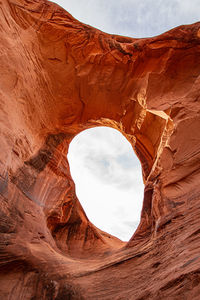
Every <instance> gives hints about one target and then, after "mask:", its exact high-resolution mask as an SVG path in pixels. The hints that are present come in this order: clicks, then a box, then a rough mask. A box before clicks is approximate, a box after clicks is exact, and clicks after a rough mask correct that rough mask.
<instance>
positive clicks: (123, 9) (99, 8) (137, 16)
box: [54, 0, 200, 37]
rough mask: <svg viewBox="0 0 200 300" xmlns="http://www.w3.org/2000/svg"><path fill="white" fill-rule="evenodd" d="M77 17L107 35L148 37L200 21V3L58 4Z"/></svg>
mask: <svg viewBox="0 0 200 300" xmlns="http://www.w3.org/2000/svg"><path fill="white" fill-rule="evenodd" d="M54 2H57V3H58V4H60V5H61V6H63V7H64V8H65V9H66V10H67V11H69V12H70V13H71V14H72V15H73V16H74V17H76V18H77V19H79V20H80V21H82V22H84V23H87V24H89V25H91V26H94V27H97V28H99V29H101V30H103V31H106V32H108V33H115V34H120V35H128V36H132V37H147V36H154V35H158V34H161V33H163V32H165V31H167V30H169V29H171V28H173V27H176V26H178V25H183V24H189V23H194V22H197V21H199V11H200V1H199V0H168V1H163V0H143V1H141V0H118V1H115V0H109V1H108V0H82V1H80V0H73V1H71V0H57V1H54Z"/></svg>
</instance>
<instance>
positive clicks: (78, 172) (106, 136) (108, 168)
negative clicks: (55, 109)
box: [68, 127, 143, 240]
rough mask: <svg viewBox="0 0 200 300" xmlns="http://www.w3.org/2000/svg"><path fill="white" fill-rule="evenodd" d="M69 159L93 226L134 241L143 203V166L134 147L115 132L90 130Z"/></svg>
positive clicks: (78, 140) (76, 140)
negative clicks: (134, 233)
mask: <svg viewBox="0 0 200 300" xmlns="http://www.w3.org/2000/svg"><path fill="white" fill-rule="evenodd" d="M68 159H69V162H70V168H71V173H72V177H73V179H74V181H75V184H76V193H77V196H78V198H79V200H80V202H81V204H82V205H83V208H84V210H85V212H86V214H87V216H88V217H89V219H90V220H91V222H92V223H94V224H95V225H96V226H97V227H99V228H101V229H102V230H105V231H107V232H109V233H111V234H113V235H115V236H118V237H119V238H121V239H123V240H128V239H130V237H131V236H132V234H133V232H134V230H135V229H136V227H137V225H138V223H139V219H140V212H141V208H142V200H143V183H142V174H141V166H140V163H139V160H138V158H137V157H136V155H135V153H134V152H133V149H132V147H131V145H130V143H129V142H128V141H127V140H126V139H125V137H124V136H123V135H122V134H121V133H119V132H118V131H117V130H115V129H112V128H106V127H98V128H93V129H88V130H86V131H85V132H82V133H80V134H79V135H77V136H76V137H75V138H74V140H73V141H72V142H71V144H70V149H69V154H68ZM130 224H132V226H130Z"/></svg>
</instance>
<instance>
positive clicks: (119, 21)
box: [54, 0, 200, 241]
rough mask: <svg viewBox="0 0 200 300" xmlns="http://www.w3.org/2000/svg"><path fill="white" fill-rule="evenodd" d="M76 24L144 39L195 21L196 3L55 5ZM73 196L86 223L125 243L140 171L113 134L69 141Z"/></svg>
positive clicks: (134, 218) (135, 216)
mask: <svg viewBox="0 0 200 300" xmlns="http://www.w3.org/2000/svg"><path fill="white" fill-rule="evenodd" d="M54 2H56V3H58V4H59V5H61V6H62V7H63V8H65V9H66V10H67V11H68V12H69V13H71V14H72V15H73V16H74V17H75V18H77V19H78V20H80V21H82V22H84V23H86V24H89V25H91V26H94V27H96V28H98V29H100V30H102V31H105V32H108V33H112V34H119V35H125V36H131V37H149V36H155V35H158V34H161V33H163V32H165V31H167V30H169V29H172V28H173V27H176V26H179V25H183V24H191V23H194V22H197V21H199V19H200V18H199V16H200V0H166V1H164V0H143V1H142V0H73V1H72V0H57V1H54ZM68 158H69V162H70V168H71V173H72V177H73V179H74V181H75V184H76V192H77V196H78V198H79V200H80V202H81V204H82V205H83V207H84V209H85V212H86V214H87V215H88V217H89V219H90V220H91V222H93V223H94V224H95V225H96V226H97V227H99V228H100V229H102V230H105V231H107V232H108V233H111V234H113V235H115V236H117V237H119V238H120V239H122V240H125V241H127V240H129V239H130V237H131V236H132V234H133V233H134V231H135V229H136V228H137V225H138V223H139V219H140V212H141V207H142V201H143V188H144V186H143V182H142V177H141V167H140V164H139V161H138V159H137V157H136V155H135V153H134V152H133V150H132V148H131V146H130V144H129V143H128V142H127V141H126V139H125V138H124V137H123V136H122V134H121V133H119V132H118V131H116V130H114V129H111V128H105V127H101V128H93V129H89V130H86V131H84V132H82V133H80V134H79V135H78V136H76V137H75V138H74V140H73V141H72V142H71V145H70V149H69V154H68Z"/></svg>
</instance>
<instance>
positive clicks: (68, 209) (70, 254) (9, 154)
mask: <svg viewBox="0 0 200 300" xmlns="http://www.w3.org/2000/svg"><path fill="white" fill-rule="evenodd" d="M0 111H1V112H0V131H1V134H0V149H1V151H0V200H1V201H0V203H1V204H0V232H1V234H0V296H1V299H2V300H7V299H9V300H16V299H19V300H21V299H25V300H26V299H31V300H37V299H45V300H46V299H56V300H62V299H87V300H89V299H104V300H106V299H118V300H119V299H120V300H122V299H123V300H125V299H128V300H131V299H132V300H146V299H155V300H160V299H171V300H179V299H180V300H183V299H196V300H198V299H200V298H199V297H200V252H199V248H200V184H199V180H200V23H196V24H193V25H187V26H180V27H177V28H175V29H172V30H170V31H169V32H166V33H164V34H162V35H160V36H157V37H154V38H146V39H134V38H128V37H122V36H116V35H109V34H106V33H104V32H101V31H99V30H97V29H95V28H92V27H90V26H88V25H85V24H82V23H80V22H79V21H77V20H76V19H74V18H73V17H72V16H71V15H70V14H69V13H67V12H66V11H64V10H63V9H62V8H61V7H59V6H58V5H56V4H54V3H51V2H48V1H46V0H1V1H0ZM95 126H109V127H113V128H115V129H118V130H119V131H120V132H121V133H122V134H123V135H124V136H125V137H126V138H127V139H128V141H129V142H130V143H131V144H132V147H133V151H135V153H136V155H137V156H138V158H139V160H140V162H141V165H142V169H143V178H144V182H145V190H144V200H143V209H142V213H141V222H140V225H139V227H138V229H137V231H136V232H135V234H134V235H133V236H132V238H131V239H130V241H129V242H128V243H124V242H122V241H120V240H119V239H117V238H115V237H113V236H111V235H109V234H107V233H105V232H103V231H101V230H100V229H98V228H96V227H95V226H94V225H93V224H91V222H90V221H89V220H88V218H87V216H86V214H85V212H84V211H83V209H82V207H81V205H80V203H79V200H78V199H77V197H76V194H75V186H74V183H73V180H72V178H71V175H70V170H69V164H68V161H67V151H68V146H69V143H70V141H71V140H72V139H73V137H74V136H75V135H76V134H78V133H79V132H81V131H82V130H85V129H87V128H91V127H95ZM97 192H98V191H97ZM133 201H134V199H133Z"/></svg>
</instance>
